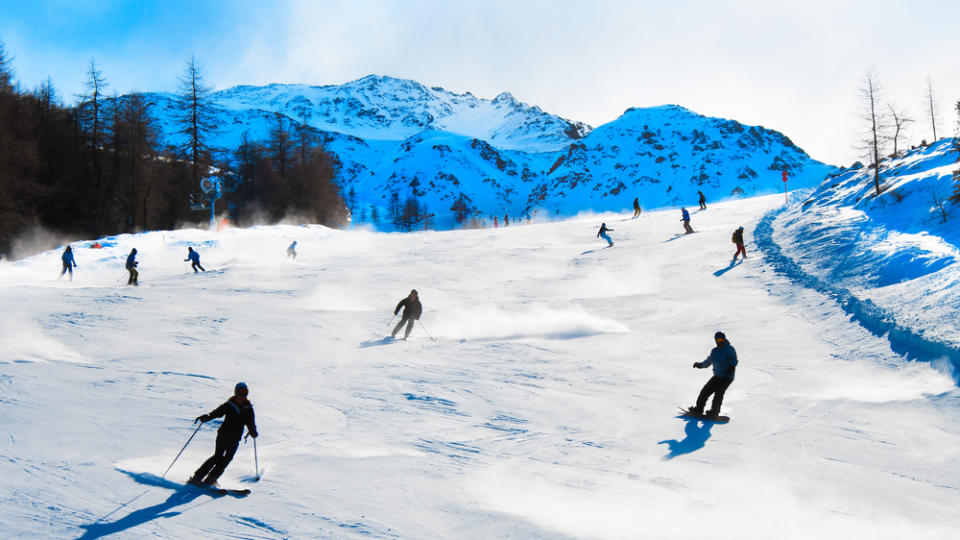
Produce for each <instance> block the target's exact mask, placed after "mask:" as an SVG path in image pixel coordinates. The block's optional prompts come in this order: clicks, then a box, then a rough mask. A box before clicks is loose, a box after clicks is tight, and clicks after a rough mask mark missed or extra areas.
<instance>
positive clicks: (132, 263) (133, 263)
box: [127, 253, 137, 269]
mask: <svg viewBox="0 0 960 540" xmlns="http://www.w3.org/2000/svg"><path fill="white" fill-rule="evenodd" d="M136 258H137V254H136V253H130V255H127V268H128V269H130V268H135V267H136V266H137V261H136V260H135V259H136Z"/></svg>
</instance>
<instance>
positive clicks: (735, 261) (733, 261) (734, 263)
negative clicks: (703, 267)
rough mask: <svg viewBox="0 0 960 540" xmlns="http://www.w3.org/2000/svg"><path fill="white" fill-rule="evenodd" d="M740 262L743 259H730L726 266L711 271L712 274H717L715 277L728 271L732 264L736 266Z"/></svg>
mask: <svg viewBox="0 0 960 540" xmlns="http://www.w3.org/2000/svg"><path fill="white" fill-rule="evenodd" d="M742 262H743V259H740V260H732V261H730V264H729V265H727V267H726V268H721V269H719V270H717V271H716V272H714V273H713V275H715V276H717V277H720V276H722V275H724V274H726V273H727V272H729V271H730V270H731V269H732V268H733V267H734V266H737V265H739V264H740V263H742Z"/></svg>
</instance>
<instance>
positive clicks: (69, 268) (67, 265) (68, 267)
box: [60, 262, 73, 281]
mask: <svg viewBox="0 0 960 540" xmlns="http://www.w3.org/2000/svg"><path fill="white" fill-rule="evenodd" d="M67 272H70V281H73V265H72V264H70V263H68V262H65V263H63V271H62V272H60V277H63V275H64V274H66V273H67Z"/></svg>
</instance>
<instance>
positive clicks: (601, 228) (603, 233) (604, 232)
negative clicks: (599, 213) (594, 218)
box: [597, 223, 613, 247]
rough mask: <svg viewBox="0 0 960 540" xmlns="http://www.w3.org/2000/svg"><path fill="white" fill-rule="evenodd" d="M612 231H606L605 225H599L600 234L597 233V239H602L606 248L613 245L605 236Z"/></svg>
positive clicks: (608, 237)
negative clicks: (605, 242)
mask: <svg viewBox="0 0 960 540" xmlns="http://www.w3.org/2000/svg"><path fill="white" fill-rule="evenodd" d="M612 230H613V229H608V228H607V224H606V223H601V224H600V232H598V233H597V238H603V239H604V240H606V241H607V247H610V246H612V245H613V240H611V239H610V236H609V235H608V234H607V231H612Z"/></svg>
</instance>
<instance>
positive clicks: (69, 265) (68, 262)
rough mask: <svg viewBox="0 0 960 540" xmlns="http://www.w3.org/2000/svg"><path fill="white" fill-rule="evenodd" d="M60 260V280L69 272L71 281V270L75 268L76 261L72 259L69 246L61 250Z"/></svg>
mask: <svg viewBox="0 0 960 540" xmlns="http://www.w3.org/2000/svg"><path fill="white" fill-rule="evenodd" d="M60 260H61V261H62V262H63V270H61V271H60V277H58V278H57V279H60V278H62V277H63V275H64V274H66V273H67V272H70V281H73V269H74V268H75V267H76V266H77V261H75V260H74V259H73V248H71V247H70V246H69V245H68V246H67V249H65V250H63V255H61V256H60Z"/></svg>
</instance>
